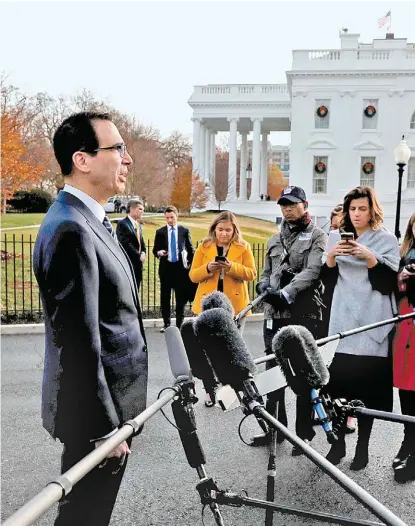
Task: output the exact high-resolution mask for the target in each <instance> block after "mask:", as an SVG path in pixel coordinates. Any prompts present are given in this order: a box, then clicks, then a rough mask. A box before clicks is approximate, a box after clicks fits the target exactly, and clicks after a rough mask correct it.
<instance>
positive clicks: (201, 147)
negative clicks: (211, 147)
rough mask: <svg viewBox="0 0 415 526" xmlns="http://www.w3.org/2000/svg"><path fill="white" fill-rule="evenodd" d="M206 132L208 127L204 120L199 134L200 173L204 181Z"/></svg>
mask: <svg viewBox="0 0 415 526" xmlns="http://www.w3.org/2000/svg"><path fill="white" fill-rule="evenodd" d="M205 134H206V127H205V125H204V124H203V122H202V123H201V124H200V135H199V175H200V178H201V179H202V181H203V180H205Z"/></svg>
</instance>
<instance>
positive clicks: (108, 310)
mask: <svg viewBox="0 0 415 526" xmlns="http://www.w3.org/2000/svg"><path fill="white" fill-rule="evenodd" d="M53 147H54V152H55V156H56V159H57V161H58V163H59V165H60V167H61V171H62V174H63V176H64V177H65V183H66V184H65V186H64V188H63V190H62V191H61V192H60V193H59V196H58V198H57V199H56V201H55V202H54V204H53V205H52V206H51V207H50V209H49V211H48V213H47V214H46V217H45V218H44V220H43V222H42V225H41V227H40V229H39V233H38V236H37V239H36V245H35V250H34V271H35V275H36V278H37V281H38V283H39V289H40V294H41V298H42V303H43V310H44V318H45V340H46V341H45V366H44V374H43V389H42V420H43V426H44V427H45V428H46V430H47V431H48V432H49V433H50V434H51V436H52V437H53V438H55V439H56V438H58V439H59V440H60V441H61V442H62V443H63V444H64V450H63V454H62V473H63V472H65V471H67V470H68V469H69V468H70V467H72V466H73V465H74V464H75V463H76V462H78V461H79V460H80V459H81V458H83V457H84V456H85V455H87V454H88V453H90V452H91V451H92V450H94V449H95V447H97V446H98V445H99V444H100V443H101V442H102V440H103V439H105V438H107V437H108V436H110V435H112V434H113V433H115V432H116V430H117V429H118V427H119V426H121V425H122V424H123V423H124V422H125V421H127V420H129V419H131V418H134V417H135V416H137V415H138V414H139V413H140V412H142V411H143V410H144V409H145V407H146V397H147V347H146V340H145V335H144V329H143V323H142V318H141V311H140V305H139V301H138V294H137V286H136V283H135V278H134V273H133V269H132V266H131V263H130V261H129V259H128V257H127V256H126V254H125V252H124V251H123V249H122V247H121V246H120V244H119V243H118V241H117V238H116V236H115V233H114V230H113V228H112V226H111V223H110V221H109V219H108V217H106V216H105V212H104V208H103V205H104V203H105V202H106V201H107V200H108V198H109V197H110V196H113V195H115V194H119V193H122V192H124V189H125V184H126V180H127V176H128V167H129V166H130V165H131V164H132V159H131V157H130V155H129V154H128V152H127V149H126V146H125V144H124V142H123V140H122V137H121V135H120V133H119V131H118V129H117V128H116V126H115V125H114V124H113V123H112V122H111V120H110V117H109V115H108V114H100V113H90V112H82V113H78V114H75V115H71V116H70V117H68V118H67V119H65V120H64V121H63V123H62V124H61V125H60V126H59V127H58V129H57V130H56V133H55V135H54V139H53ZM130 445H131V439H129V440H127V441H124V442H123V443H122V444H121V445H120V446H118V447H117V448H116V449H115V450H114V451H112V452H111V453H110V455H109V456H108V460H107V462H106V464H105V465H102V467H97V468H95V469H93V470H92V471H91V472H90V473H89V474H88V475H86V476H85V477H84V478H83V479H82V480H80V481H79V482H78V484H76V485H75V486H74V488H73V490H72V491H71V492H70V493H68V495H66V496H65V497H64V499H63V500H61V501H60V505H59V514H58V517H57V519H56V522H55V526H74V525H76V526H87V525H88V526H90V525H94V526H106V525H108V524H109V521H110V518H111V513H112V509H113V507H114V504H115V500H116V498H117V493H118V489H119V486H120V483H121V479H122V476H123V474H124V470H125V467H126V459H127V457H128V455H129V454H130V452H131V451H130Z"/></svg>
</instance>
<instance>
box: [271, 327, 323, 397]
mask: <svg viewBox="0 0 415 526" xmlns="http://www.w3.org/2000/svg"><path fill="white" fill-rule="evenodd" d="M272 351H273V353H274V354H275V356H276V357H277V360H278V364H279V365H280V366H281V370H282V372H283V374H284V376H285V378H286V379H287V383H288V385H289V386H290V387H291V389H292V390H293V391H294V393H296V394H297V395H298V394H300V395H307V396H309V393H310V390H311V389H313V388H316V389H317V388H320V387H322V386H323V385H326V384H327V383H328V381H329V379H330V375H329V371H328V369H327V367H326V364H325V363H324V359H323V357H322V356H321V354H320V351H319V349H318V347H317V344H316V341H315V339H314V337H313V335H312V334H311V332H310V331H309V330H308V329H306V327H304V326H302V325H288V326H287V327H283V328H282V329H280V330H279V331H278V332H277V334H276V335H275V336H274V338H273V339H272Z"/></svg>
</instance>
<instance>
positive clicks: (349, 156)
mask: <svg viewBox="0 0 415 526" xmlns="http://www.w3.org/2000/svg"><path fill="white" fill-rule="evenodd" d="M286 75H287V84H253V85H245V84H244V85H238V84H231V85H223V84H220V85H211V84H209V85H206V86H195V88H194V92H193V94H192V96H191V97H190V99H189V104H190V106H191V107H192V109H193V119H192V120H193V124H194V135H193V167H194V170H196V171H198V172H199V174H200V175H201V177H202V178H204V179H205V180H208V181H209V182H210V184H211V187H212V191H211V196H214V192H213V186H214V181H215V162H214V159H215V136H216V133H217V132H219V131H221V132H223V131H229V133H230V137H229V173H228V176H229V195H228V202H227V203H226V207H227V208H228V209H231V210H233V211H234V212H236V213H243V214H247V215H251V216H256V217H263V218H267V219H272V220H274V219H275V217H276V215H279V210H277V208H278V207H277V206H276V204H275V202H267V201H261V200H260V194H261V193H262V194H266V188H267V186H266V185H267V177H268V167H267V163H268V159H269V153H270V152H269V151H268V148H269V146H268V144H269V133H270V132H278V131H291V145H290V158H289V161H290V169H289V181H290V184H292V185H298V186H301V187H303V188H304V189H305V191H306V194H307V196H308V198H309V202H310V210H311V213H312V214H313V215H315V216H318V217H324V216H325V217H328V216H329V215H330V211H331V210H332V208H333V207H334V206H335V205H336V204H338V203H340V202H342V199H343V196H344V195H345V193H346V192H347V191H348V190H350V189H351V188H353V187H354V186H358V185H359V184H368V185H370V186H372V187H374V189H375V190H376V193H377V195H378V197H379V199H380V201H381V203H382V205H383V207H384V210H385V220H386V224H387V226H388V227H389V228H391V229H393V226H394V220H395V209H396V194H397V186H398V177H397V167H396V164H395V160H394V155H393V150H394V148H395V147H396V146H397V145H398V143H399V141H400V139H401V136H402V135H405V139H406V141H407V143H408V146H409V147H410V148H411V150H412V157H411V159H410V161H409V163H408V166H407V167H406V168H405V173H404V179H403V191H402V209H401V229H402V228H403V227H404V224H405V223H406V221H407V219H408V217H409V216H410V214H411V213H412V212H413V211H414V210H415V44H410V43H408V42H407V39H406V38H394V35H392V34H388V35H386V38H385V39H376V40H373V42H372V43H371V44H363V43H360V42H359V35H358V34H352V33H349V32H348V31H347V30H343V31H342V32H341V33H340V48H339V49H323V50H294V51H293V62H292V68H291V70H290V71H288V72H287V74H286ZM251 132H252V133H253V137H252V163H251V166H252V181H251V194H250V196H247V185H246V177H247V174H246V166H247V157H248V149H247V143H248V135H249V134H250V133H251ZM238 134H240V136H241V163H240V166H241V168H240V174H237V173H236V172H237V162H236V161H237V139H238ZM238 176H239V177H240V192H239V195H238V196H237V195H236V178H237V177H238ZM211 198H212V202H211V205H212V206H214V199H213V197H211Z"/></svg>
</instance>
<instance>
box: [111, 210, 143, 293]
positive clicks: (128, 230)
mask: <svg viewBox="0 0 415 526" xmlns="http://www.w3.org/2000/svg"><path fill="white" fill-rule="evenodd" d="M117 238H118V241H119V242H120V243H121V245H122V246H123V248H124V250H125V251H126V253H127V255H128V257H129V258H130V261H131V263H132V264H133V269H134V275H135V279H136V281H137V285H140V283H141V281H142V280H143V264H142V262H141V259H140V256H141V253H142V252H144V253H146V252H147V248H146V244H145V241H144V238H143V234H142V230H141V229H140V244H139V243H138V237H137V233H136V231H135V230H134V227H133V224H132V223H131V221H130V219H129V218H128V216H127V217H125V218H124V219H121V221H119V223H118V225H117Z"/></svg>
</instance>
